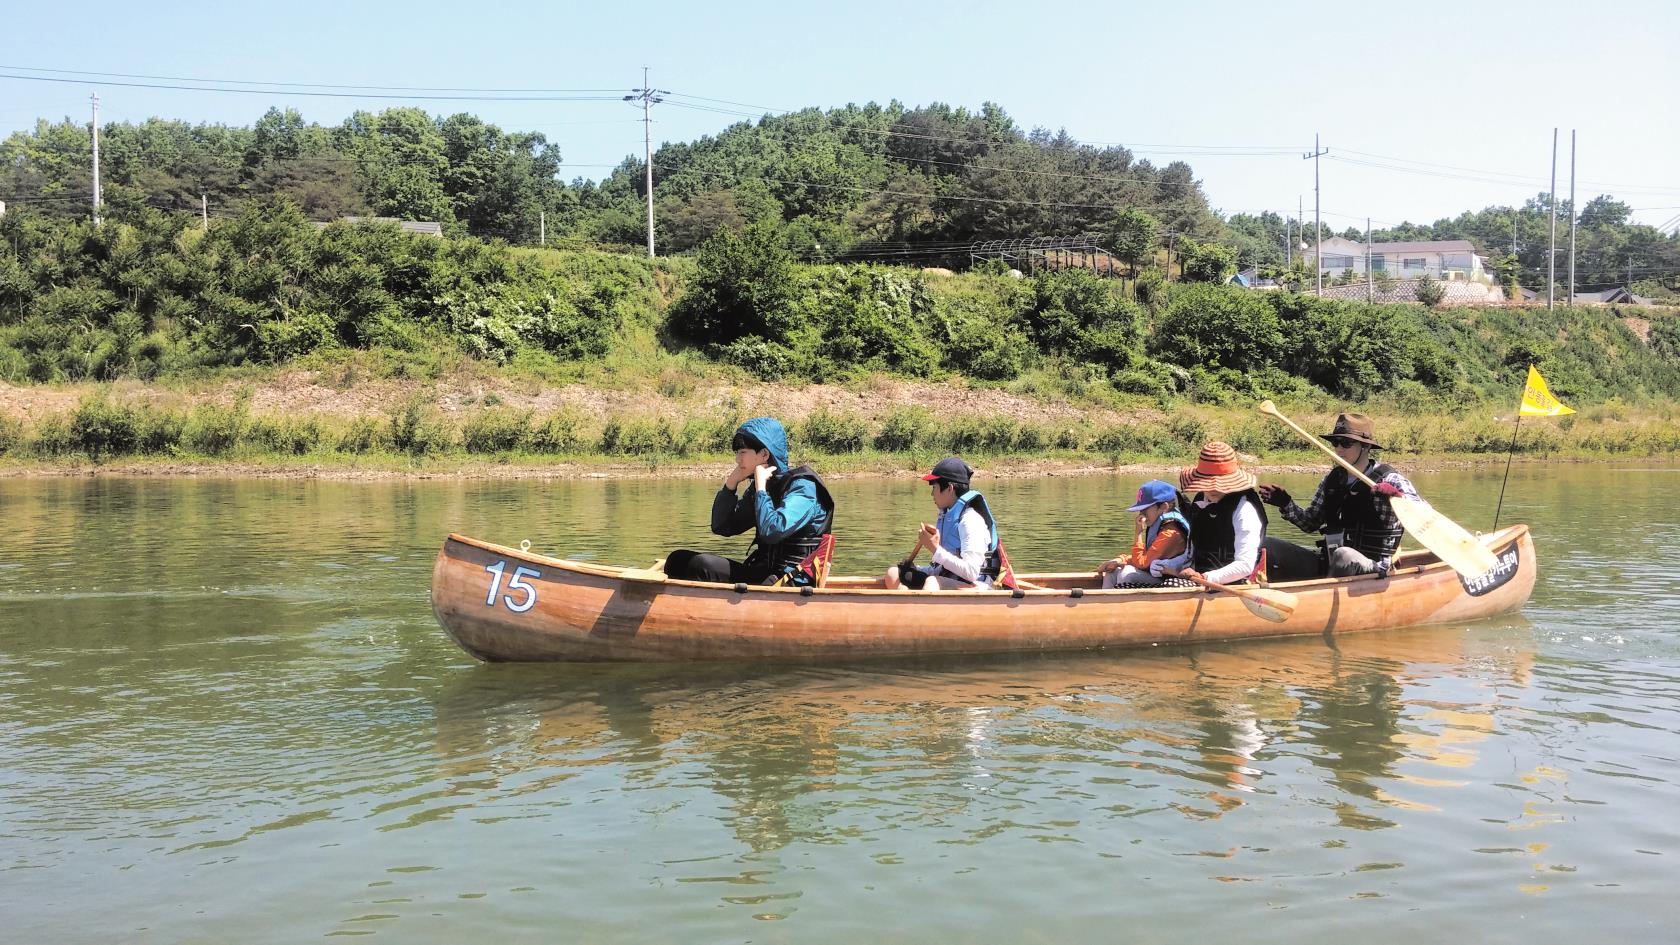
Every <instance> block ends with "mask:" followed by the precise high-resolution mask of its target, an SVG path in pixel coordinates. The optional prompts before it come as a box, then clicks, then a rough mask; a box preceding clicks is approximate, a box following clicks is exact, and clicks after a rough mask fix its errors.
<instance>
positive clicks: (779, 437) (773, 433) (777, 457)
mask: <svg viewBox="0 0 1680 945" xmlns="http://www.w3.org/2000/svg"><path fill="white" fill-rule="evenodd" d="M735 432H737V433H745V434H748V435H749V436H751V437H752V438H753V439H755V440H757V441H758V442H760V443H763V444H764V448H765V449H767V450H769V451H770V461H771V462H772V463H775V464H776V475H778V476H780V475H783V474H785V473H787V472H788V471H789V470H791V469H792V468H793V467H791V466H789V465H788V445H787V431H786V430H784V429H782V424H781V421H779V420H777V419H775V418H774V417H753V418H752V419H751V420H748V421H747V422H745V423H743V424H741V426H740V427H739V428H738V429H737V430H736V431H735Z"/></svg>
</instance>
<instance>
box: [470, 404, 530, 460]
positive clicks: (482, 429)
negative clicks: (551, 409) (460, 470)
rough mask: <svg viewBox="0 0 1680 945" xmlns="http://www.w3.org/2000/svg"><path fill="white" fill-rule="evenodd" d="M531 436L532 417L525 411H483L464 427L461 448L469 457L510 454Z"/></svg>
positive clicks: (494, 409) (493, 409) (471, 417)
mask: <svg viewBox="0 0 1680 945" xmlns="http://www.w3.org/2000/svg"><path fill="white" fill-rule="evenodd" d="M530 436H531V415H530V413H529V412H527V411H523V410H504V409H496V408H492V409H489V410H480V411H478V412H477V413H475V414H473V415H472V416H470V417H468V418H467V422H466V423H465V424H463V425H462V427H461V445H462V447H463V448H465V449H466V451H467V452H469V453H509V452H512V451H514V450H517V449H519V448H520V447H522V446H524V445H525V444H526V443H527V442H528V441H529V439H530Z"/></svg>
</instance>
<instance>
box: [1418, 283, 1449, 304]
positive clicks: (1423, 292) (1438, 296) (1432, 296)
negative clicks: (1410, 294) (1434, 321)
mask: <svg viewBox="0 0 1680 945" xmlns="http://www.w3.org/2000/svg"><path fill="white" fill-rule="evenodd" d="M1415 291H1416V293H1417V300H1418V301H1419V302H1421V303H1423V304H1424V305H1426V306H1428V307H1430V308H1434V307H1435V306H1437V305H1440V304H1441V300H1442V299H1445V298H1446V297H1447V290H1446V287H1445V286H1443V285H1441V283H1439V282H1436V281H1435V280H1434V279H1432V278H1430V277H1429V276H1427V275H1425V276H1424V277H1423V278H1421V279H1419V280H1418V281H1417V288H1416V290H1415Z"/></svg>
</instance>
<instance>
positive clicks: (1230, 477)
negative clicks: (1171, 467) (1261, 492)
mask: <svg viewBox="0 0 1680 945" xmlns="http://www.w3.org/2000/svg"><path fill="white" fill-rule="evenodd" d="M1257 482H1258V480H1256V479H1255V477H1254V474H1253V473H1251V472H1249V471H1248V470H1246V469H1244V468H1243V467H1242V464H1241V463H1240V462H1238V461H1237V451H1236V450H1234V449H1232V448H1231V444H1229V443H1226V442H1223V441H1221V440H1211V441H1209V442H1207V443H1204V444H1202V451H1201V453H1200V454H1199V455H1198V456H1197V457H1196V465H1194V466H1189V467H1186V468H1185V469H1184V470H1182V471H1180V472H1179V474H1178V487H1179V488H1180V489H1182V490H1184V491H1185V492H1187V493H1194V492H1220V493H1225V494H1229V493H1232V492H1243V491H1245V490H1248V489H1252V488H1254V486H1255V484H1256V483H1257Z"/></svg>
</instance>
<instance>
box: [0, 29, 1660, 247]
mask: <svg viewBox="0 0 1680 945" xmlns="http://www.w3.org/2000/svg"><path fill="white" fill-rule="evenodd" d="M9 6H10V7H11V9H9V10H8V11H7V13H6V14H5V16H4V17H3V26H0V29H3V30H4V33H3V35H0V65H4V66H12V67H35V68H40V69H69V70H83V71H94V72H108V73H143V74H149V75H165V76H189V77H202V78H209V79H220V80H249V81H273V82H289V83H323V84H329V83H330V84H346V85H358V86H368V85H380V86H426V87H444V86H447V87H469V88H496V89H574V88H581V89H611V90H615V92H617V93H619V94H622V92H625V91H628V90H629V89H631V88H633V87H635V86H637V85H640V84H641V77H642V72H641V67H642V66H644V65H647V66H650V67H652V70H653V72H652V82H653V85H654V86H655V87H657V88H662V89H670V90H673V91H677V92H682V93H685V94H688V95H695V96H705V97H709V98H713V99H725V100H730V101H734V102H742V103H749V104H751V105H754V106H765V107H770V108H778V109H781V108H798V107H804V106H809V105H818V106H824V107H828V106H837V105H844V104H846V103H848V102H856V103H863V102H868V101H878V102H886V101H888V100H891V99H894V98H896V99H898V100H899V101H902V102H904V103H906V104H908V105H916V104H923V103H927V102H932V101H943V102H949V103H951V104H955V105H967V106H970V107H977V106H978V105H980V103H982V102H984V101H988V100H990V101H995V102H997V103H999V104H1000V105H1002V106H1003V107H1004V108H1005V109H1006V110H1007V111H1008V112H1009V113H1010V115H1012V116H1013V117H1014V118H1015V120H1016V121H1017V122H1018V123H1019V124H1021V125H1023V126H1025V127H1033V126H1044V127H1048V128H1052V129H1056V128H1064V129H1066V130H1067V131H1068V133H1069V134H1071V135H1073V136H1074V137H1076V138H1079V139H1081V140H1085V141H1090V142H1093V143H1103V144H1109V143H1119V144H1125V145H1127V146H1128V147H1132V148H1133V150H1135V151H1136V152H1137V153H1138V155H1139V156H1140V157H1146V158H1149V159H1150V160H1153V161H1155V162H1156V163H1157V164H1164V163H1166V162H1168V161H1171V160H1174V159H1178V158H1182V159H1184V160H1186V161H1188V162H1189V163H1190V164H1191V166H1192V167H1193V168H1194V169H1195V171H1196V176H1197V177H1198V178H1199V179H1200V180H1201V181H1202V182H1203V186H1204V188H1205V190H1206V191H1207V193H1208V195H1209V197H1210V199H1211V200H1212V202H1213V205H1214V206H1215V207H1216V208H1218V209H1220V210H1222V211H1224V212H1226V213H1233V212H1239V211H1249V212H1257V211H1260V210H1266V209H1271V210H1277V211H1280V212H1283V211H1292V210H1293V209H1294V208H1295V206H1296V202H1297V199H1298V198H1304V200H1305V203H1306V207H1307V213H1308V215H1309V216H1310V215H1311V213H1312V200H1313V194H1312V187H1313V174H1312V162H1311V161H1303V160H1301V158H1300V157H1299V152H1303V151H1305V150H1307V149H1309V148H1310V147H1311V145H1312V141H1313V135H1314V134H1315V133H1317V134H1319V135H1320V136H1321V138H1322V141H1323V144H1324V146H1325V147H1327V148H1329V149H1330V154H1331V156H1332V158H1333V159H1332V158H1326V159H1325V160H1324V161H1323V162H1322V173H1323V187H1324V197H1323V206H1324V209H1325V211H1326V213H1325V218H1324V219H1325V222H1326V223H1327V224H1330V225H1332V226H1334V227H1335V228H1337V229H1338V230H1339V229H1343V228H1345V227H1347V226H1350V225H1359V226H1363V223H1364V218H1365V217H1366V216H1371V217H1373V218H1375V220H1376V221H1377V225H1378V226H1381V225H1383V224H1384V223H1393V222H1398V221H1400V220H1412V221H1432V220H1434V219H1436V218H1437V217H1439V216H1443V215H1455V214H1457V213H1459V212H1461V211H1463V210H1471V209H1480V208H1481V207H1484V206H1487V205H1489V204H1517V203H1520V202H1521V201H1522V200H1523V199H1524V198H1525V197H1528V196H1532V195H1533V194H1535V193H1537V192H1540V191H1543V190H1545V189H1546V188H1547V184H1546V178H1547V175H1548V174H1549V172H1550V160H1551V135H1552V128H1553V127H1554V126H1557V127H1559V128H1561V129H1562V132H1561V142H1562V143H1561V146H1560V157H1559V177H1558V190H1559V193H1560V194H1563V195H1567V193H1568V160H1569V155H1568V142H1569V131H1570V129H1571V128H1574V129H1578V130H1579V134H1580V152H1579V165H1578V171H1577V177H1578V183H1577V192H1578V199H1579V202H1581V203H1585V202H1586V201H1587V200H1588V199H1590V198H1591V197H1593V196H1594V195H1596V194H1599V193H1603V192H1610V193H1613V194H1615V195H1616V196H1618V197H1619V198H1621V199H1623V200H1624V201H1625V202H1626V203H1628V204H1629V205H1631V206H1633V207H1636V208H1642V209H1640V210H1639V211H1638V212H1637V213H1636V214H1635V217H1636V219H1638V220H1640V221H1641V222H1646V223H1651V224H1661V223H1664V222H1665V221H1669V220H1670V219H1671V218H1674V217H1676V216H1677V215H1680V122H1676V120H1675V107H1674V105H1673V100H1674V95H1675V93H1676V91H1680V56H1676V55H1675V52H1674V50H1675V48H1676V46H1677V45H1680V12H1677V11H1680V4H1675V3H1673V2H1672V0H1665V2H1659V0H1649V2H1647V0H1626V2H1621V0H1600V2H1595V3H1580V2H1576V3H1565V2H1553V0H1542V2H1530V3H1487V2H1478V0H1462V2H1460V3H1457V4H1453V3H1445V4H1442V3H1430V4H1413V5H1406V4H1394V5H1390V6H1387V7H1373V6H1370V5H1354V6H1349V5H1347V4H1330V3H1313V4H1308V3H1293V2H1279V3H1270V4H1257V3H1252V2H1246V3H1179V4H1173V3H1168V2H1160V0H1157V2H1152V3H1146V4H1128V3H1113V4H1102V3H1096V4H1055V5H1048V4H1045V5H1040V4H1032V3H1022V2H1019V0H1015V2H1010V3H990V2H981V0H971V2H966V3H944V2H925V0H924V2H921V3H911V2H903V0H899V2H894V3H878V2H865V0H859V2H853V3H850V4H845V5H841V4H829V5H822V6H816V5H801V4H792V3H785V2H783V3H762V2H753V3H714V4H676V3H651V4H645V3H644V4H632V3H617V4H587V5H585V4H576V3H561V2H545V3H537V2H521V3H505V4H503V3H493V2H485V3H478V4H465V3H439V2H408V3H388V2H378V3H374V2H365V3H364V2H356V0H337V2H332V3H323V2H316V0H302V2H293V3H287V4H249V5H241V4H227V3H215V4H210V3H196V2H176V3H167V4H161V3H160V4H134V3H120V4H118V3H89V4H79V5H74V6H68V5H64V4H49V3H40V2H29V0H17V2H14V3H12V4H9ZM16 71H17V70H15V69H5V68H0V73H4V72H14V73H15V72H16ZM112 81H113V82H114V81H117V80H112ZM134 81H143V80H134ZM96 89H97V91H98V92H99V96H100V100H101V118H102V119H103V120H107V121H111V120H115V121H121V120H134V121H138V120H144V119H145V118H147V117H149V116H161V117H167V118H179V119H184V120H188V121H194V122H198V121H207V122H225V123H229V124H238V125H244V124H249V123H250V122H252V121H254V120H255V119H256V118H257V117H259V116H260V115H261V114H262V113H263V112H264V111H265V110H266V109H267V108H269V107H270V106H276V105H277V106H281V107H287V106H290V107H295V108H297V109H298V110H299V111H301V112H302V113H303V114H304V116H305V117H306V118H307V119H310V120H312V121H317V122H320V123H323V124H334V123H337V122H338V121H340V120H342V119H343V118H344V117H345V116H346V115H347V114H349V113H350V112H351V111H353V110H356V109H379V108H383V107H387V106H389V105H396V104H414V105H420V106H423V107H426V108H427V109H428V110H430V111H433V112H434V113H437V112H443V113H452V112H455V111H470V112H473V113H475V114H478V115H481V116H483V117H484V118H486V119H487V120H490V121H492V122H495V123H497V124H499V125H501V126H502V127H504V128H508V129H528V130H539V131H542V132H544V133H545V134H547V135H548V136H549V139H550V140H552V141H554V142H556V143H557V144H559V145H560V148H561V150H562V153H563V155H564V157H565V160H566V163H567V165H568V168H567V171H566V176H567V177H568V178H570V177H574V176H582V177H588V178H598V177H600V176H602V175H603V174H605V173H606V172H607V170H608V169H609V168H610V166H611V165H614V164H617V163H618V162H619V161H620V160H622V159H623V158H624V157H625V156H626V155H628V154H633V153H639V152H640V150H641V133H642V129H641V126H640V124H639V122H638V119H639V117H640V112H639V111H638V110H634V109H633V108H632V107H631V106H629V105H626V104H624V103H622V102H618V101H607V102H542V103H531V102H525V103H514V102H441V101H430V102H400V101H396V100H392V99H380V98H374V97H370V98H364V99H345V98H323V97H308V96H301V95H293V94H284V93H273V92H265V93H263V94H233V93H226V92H203V91H171V90H162V89H150V88H133V87H124V86H119V85H116V84H106V85H102V86H97V87H90V86H85V85H69V84H57V83H48V82H38V81H26V80H19V79H10V78H0V133H9V132H11V131H13V130H16V129H19V128H27V127H29V126H30V125H32V124H33V122H34V120H35V118H37V117H48V118H54V119H57V118H62V117H64V116H67V115H68V116H73V117H75V118H77V119H78V120H86V117H87V114H88V95H89V93H90V92H92V91H95V90H96ZM723 107H727V108H734V107H735V106H723ZM656 118H657V121H656V123H655V125H654V133H655V140H656V142H657V141H660V140H690V139H693V138H695V137H698V136H700V135H703V134H708V133H714V132H716V131H718V130H720V129H721V128H723V127H725V126H727V125H728V124H729V123H731V122H733V121H735V120H738V119H737V118H735V117H733V116H730V115H724V114H718V113H715V112H706V111H697V110H692V109H683V108H677V107H673V106H671V105H669V104H667V105H661V106H658V107H656ZM1255 148H1260V149H1273V148H1279V149H1282V150H1284V151H1286V152H1288V153H1285V154H1264V155H1255V154H1246V153H1239V154H1222V153H1218V152H1219V151H1222V150H1239V151H1240V150H1245V149H1247V150H1251V149H1255ZM1199 149H1212V152H1213V153H1207V152H1206V151H1202V150H1199ZM1354 160H1357V161H1361V162H1367V163H1363V164H1360V163H1351V161H1354ZM1413 162H1425V163H1413ZM1371 164H1377V165H1384V166H1370V165H1371ZM1399 166H1404V167H1410V168H1413V169H1414V170H1415V171H1422V172H1423V173H1415V172H1408V171H1404V170H1400V169H1398V167H1399ZM1646 208H1648V209H1646Z"/></svg>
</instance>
